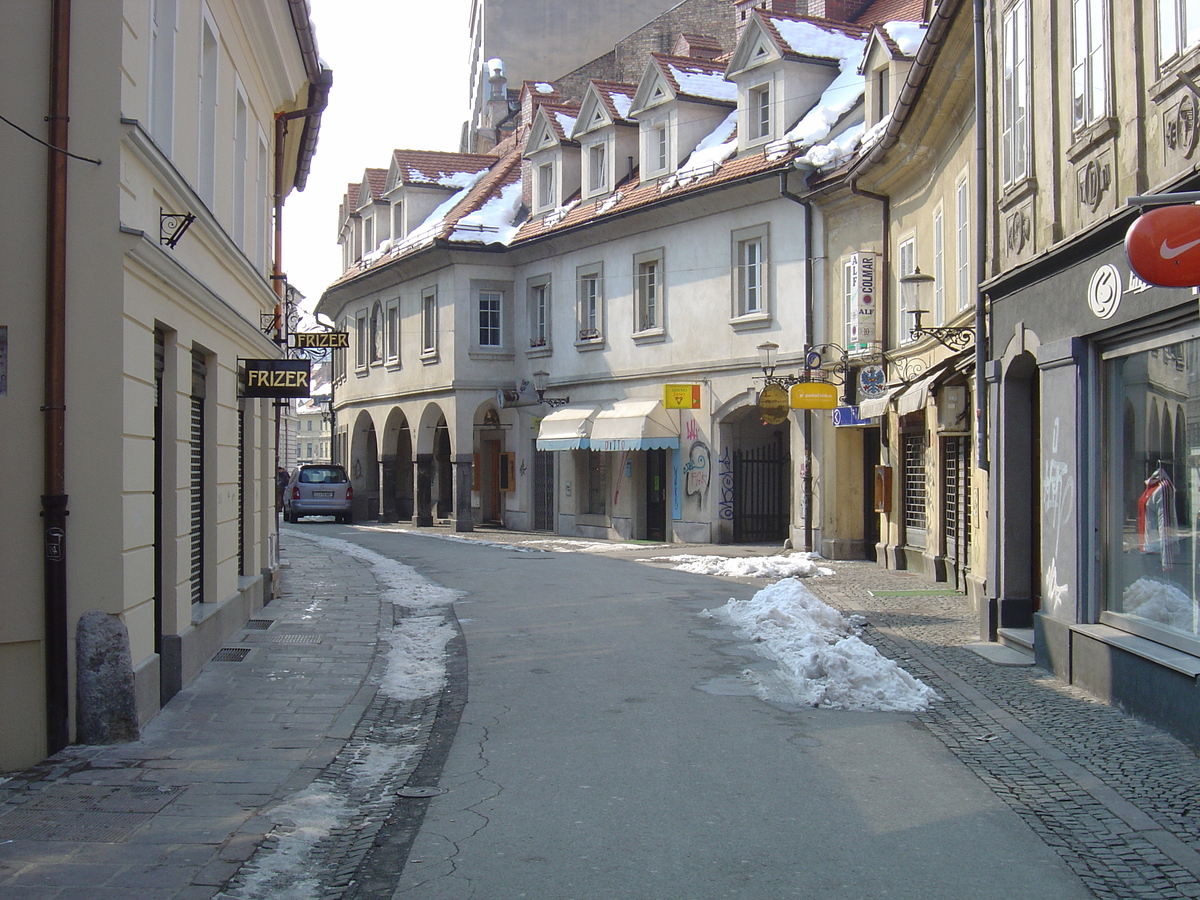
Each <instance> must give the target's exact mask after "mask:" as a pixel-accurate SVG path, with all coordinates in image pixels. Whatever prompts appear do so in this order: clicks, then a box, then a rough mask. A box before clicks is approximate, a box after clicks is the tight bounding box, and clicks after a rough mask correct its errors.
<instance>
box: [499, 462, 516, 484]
mask: <svg viewBox="0 0 1200 900" xmlns="http://www.w3.org/2000/svg"><path fill="white" fill-rule="evenodd" d="M516 487H517V474H516V454H515V453H501V454H500V492H501V493H508V492H510V491H514V490H516Z"/></svg>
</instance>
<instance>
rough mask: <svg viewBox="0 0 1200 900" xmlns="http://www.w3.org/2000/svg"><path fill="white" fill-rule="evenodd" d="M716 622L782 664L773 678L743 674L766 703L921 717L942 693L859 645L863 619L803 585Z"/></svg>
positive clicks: (776, 589) (777, 589)
mask: <svg viewBox="0 0 1200 900" xmlns="http://www.w3.org/2000/svg"><path fill="white" fill-rule="evenodd" d="M705 612H706V614H707V615H709V616H712V615H714V613H711V612H708V611H707V610H706V611H705ZM715 614H716V615H721V616H724V617H726V618H727V619H729V620H730V621H732V622H733V624H734V625H735V626H736V627H737V628H738V631H739V633H740V634H742V635H744V636H745V637H748V638H751V639H752V640H753V641H754V649H755V650H756V651H757V652H758V653H759V654H760V655H761V656H764V657H766V658H767V659H770V660H772V661H774V662H775V663H777V665H778V669H777V670H776V671H774V672H772V673H770V674H767V675H764V674H761V673H755V672H751V671H749V670H748V671H747V672H745V673H744V674H743V677H744V678H746V679H747V680H748V681H750V682H751V684H752V685H753V686H754V690H755V693H757V694H758V696H760V697H761V698H762V699H764V700H770V701H775V702H781V703H791V704H796V705H799V706H815V707H821V708H823V709H862V710H884V711H895V712H916V711H918V710H923V709H927V708H928V707H929V705H930V703H932V702H933V701H934V700H935V699H937V696H938V695H937V692H936V691H934V690H933V689H932V688H930V687H929V686H928V685H926V684H925V683H924V682H922V681H920V680H918V679H916V678H914V677H913V676H911V675H910V674H908V673H907V672H906V671H904V669H902V668H901V667H900V666H898V665H897V664H896V663H895V662H893V661H892V660H890V659H888V658H886V657H885V656H883V655H882V654H881V653H880V652H879V651H878V650H876V649H875V648H874V647H872V646H871V645H870V644H868V643H866V642H865V641H863V640H862V639H861V638H859V637H858V635H857V634H856V631H857V629H858V628H859V627H860V626H861V625H863V624H864V622H863V620H862V619H861V618H860V617H857V616H854V617H851V618H849V619H847V618H845V617H844V616H842V614H841V613H840V612H838V611H837V610H836V609H834V608H833V607H832V606H829V605H828V604H827V603H824V602H823V601H821V600H820V599H818V598H817V596H816V595H815V594H813V592H812V591H810V590H809V589H808V588H807V587H805V586H804V585H803V584H802V583H801V582H800V581H797V580H795V579H788V580H786V581H780V582H778V583H777V584H773V585H771V586H770V587H766V588H763V589H762V590H761V591H759V592H758V593H757V594H755V595H754V596H753V597H752V598H751V599H750V600H736V599H730V601H729V602H728V603H727V604H725V605H724V606H722V607H721V608H719V609H717V610H716V612H715Z"/></svg>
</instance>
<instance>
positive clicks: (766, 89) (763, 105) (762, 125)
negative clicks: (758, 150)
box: [750, 83, 771, 140]
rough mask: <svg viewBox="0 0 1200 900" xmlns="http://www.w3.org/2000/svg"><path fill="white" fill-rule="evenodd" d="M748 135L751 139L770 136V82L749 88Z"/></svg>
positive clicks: (764, 138) (763, 138)
mask: <svg viewBox="0 0 1200 900" xmlns="http://www.w3.org/2000/svg"><path fill="white" fill-rule="evenodd" d="M750 135H751V139H752V140H766V139H767V138H770V136H771V85H770V83H768V84H762V85H759V86H758V87H755V88H751V89H750Z"/></svg>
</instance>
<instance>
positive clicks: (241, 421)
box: [237, 391, 246, 575]
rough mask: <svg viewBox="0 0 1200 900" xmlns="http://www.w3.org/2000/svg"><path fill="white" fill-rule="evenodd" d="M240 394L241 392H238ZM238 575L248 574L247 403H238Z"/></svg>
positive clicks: (240, 401) (242, 401) (241, 401)
mask: <svg viewBox="0 0 1200 900" xmlns="http://www.w3.org/2000/svg"><path fill="white" fill-rule="evenodd" d="M238 393H239V394H240V393H241V391H239V392H238ZM237 511H238V574H239V575H245V574H246V401H244V400H239V401H238V482H237Z"/></svg>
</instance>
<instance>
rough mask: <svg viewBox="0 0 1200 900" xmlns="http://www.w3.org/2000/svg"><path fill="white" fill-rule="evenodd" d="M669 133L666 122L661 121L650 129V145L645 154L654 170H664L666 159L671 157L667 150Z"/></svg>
mask: <svg viewBox="0 0 1200 900" xmlns="http://www.w3.org/2000/svg"><path fill="white" fill-rule="evenodd" d="M669 144H670V135H669V133H668V130H667V123H666V122H662V123H660V124H658V125H655V126H654V127H653V128H651V129H650V145H649V147H648V148H647V150H648V153H647V156H648V158H649V161H650V163H651V164H652V166H653V170H652V171H655V172H665V171H666V170H667V161H668V160H669V159H670V158H671V155H670V152H669Z"/></svg>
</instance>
